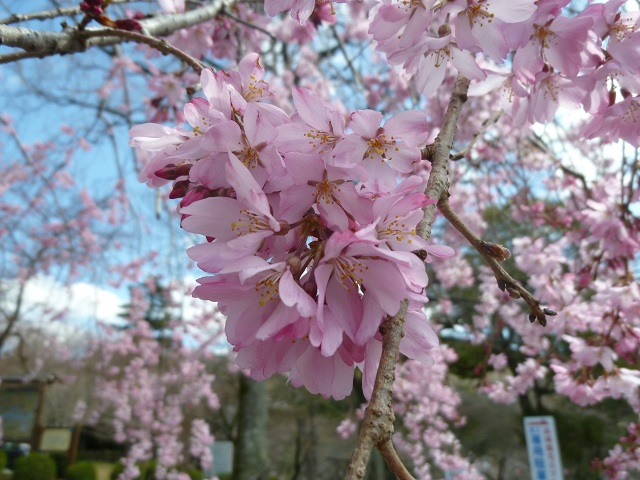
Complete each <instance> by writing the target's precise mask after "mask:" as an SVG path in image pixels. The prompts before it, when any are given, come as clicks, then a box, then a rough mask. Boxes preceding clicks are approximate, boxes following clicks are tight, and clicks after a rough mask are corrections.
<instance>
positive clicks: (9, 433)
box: [0, 385, 40, 443]
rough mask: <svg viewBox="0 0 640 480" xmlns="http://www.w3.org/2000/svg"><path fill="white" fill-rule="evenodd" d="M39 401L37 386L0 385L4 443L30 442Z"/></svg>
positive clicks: (0, 414)
mask: <svg viewBox="0 0 640 480" xmlns="http://www.w3.org/2000/svg"><path fill="white" fill-rule="evenodd" d="M39 399H40V389H39V387H38V386H37V385H21V386H13V385H2V387H1V388H0V417H2V432H3V435H2V436H3V440H4V441H5V442H25V443H30V442H31V439H32V435H33V429H34V427H35V423H36V412H37V410H38V401H39Z"/></svg>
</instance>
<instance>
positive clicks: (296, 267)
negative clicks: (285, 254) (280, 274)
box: [287, 255, 302, 275]
mask: <svg viewBox="0 0 640 480" xmlns="http://www.w3.org/2000/svg"><path fill="white" fill-rule="evenodd" d="M287 266H288V267H289V270H291V273H292V274H293V275H297V274H298V273H299V272H300V269H301V268H302V260H300V257H298V256H297V255H295V256H293V257H289V258H287Z"/></svg>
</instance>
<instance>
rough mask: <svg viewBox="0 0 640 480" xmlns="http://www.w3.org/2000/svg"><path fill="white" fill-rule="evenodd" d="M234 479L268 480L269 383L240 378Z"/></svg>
mask: <svg viewBox="0 0 640 480" xmlns="http://www.w3.org/2000/svg"><path fill="white" fill-rule="evenodd" d="M238 400H239V405H238V432H237V435H236V441H235V445H234V454H233V480H267V479H268V478H269V457H268V454H267V383H266V382H256V381H254V380H251V379H250V378H248V377H245V376H244V375H241V376H240V392H239V399H238Z"/></svg>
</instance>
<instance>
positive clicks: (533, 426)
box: [524, 416, 564, 480]
mask: <svg viewBox="0 0 640 480" xmlns="http://www.w3.org/2000/svg"><path fill="white" fill-rule="evenodd" d="M524 432H525V435H526V437H527V451H528V452H529V466H530V468H531V480H564V477H563V475H562V459H561V458H560V450H559V449H558V435H557V433H556V422H555V421H554V419H553V417H551V416H546V417H525V419H524Z"/></svg>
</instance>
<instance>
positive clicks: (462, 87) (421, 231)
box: [416, 75, 469, 257]
mask: <svg viewBox="0 0 640 480" xmlns="http://www.w3.org/2000/svg"><path fill="white" fill-rule="evenodd" d="M468 90H469V80H468V79H466V78H465V77H463V76H462V75H459V76H458V78H457V79H456V83H455V85H454V87H453V93H452V94H451V100H450V101H449V105H448V106H447V111H446V112H445V114H444V119H443V120H442V128H441V129H440V133H438V136H437V137H436V140H435V142H433V145H429V146H428V147H427V148H425V151H426V152H427V155H428V157H429V159H430V161H431V173H430V174H429V181H428V182H427V189H426V190H425V192H424V193H425V195H427V197H429V198H433V199H435V200H439V199H440V198H441V197H442V196H443V195H446V194H447V193H448V192H449V156H450V153H451V149H453V140H454V138H455V135H456V131H457V129H458V119H459V118H460V111H461V110H462V105H464V103H465V102H466V101H467V91H468ZM422 211H423V212H424V216H423V218H422V220H421V221H420V223H419V224H418V227H417V229H416V230H417V232H418V235H420V236H421V237H422V238H424V239H425V240H429V239H430V238H431V226H432V225H433V220H434V218H435V213H436V205H435V204H433V205H427V206H426V207H424V208H423V209H422ZM422 253H423V254H424V256H425V257H426V252H422Z"/></svg>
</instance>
